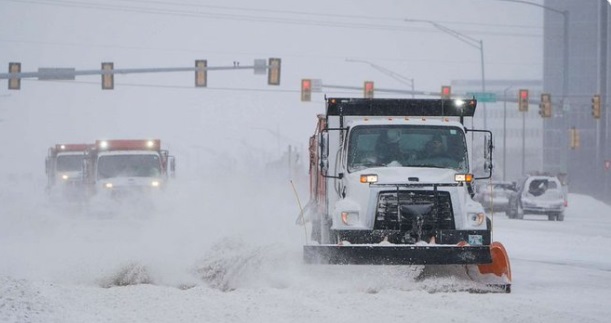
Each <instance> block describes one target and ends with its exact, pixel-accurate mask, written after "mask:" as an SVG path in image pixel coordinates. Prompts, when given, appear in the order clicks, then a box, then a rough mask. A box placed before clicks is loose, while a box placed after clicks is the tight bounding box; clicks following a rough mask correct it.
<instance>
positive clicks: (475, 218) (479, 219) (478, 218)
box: [469, 213, 486, 226]
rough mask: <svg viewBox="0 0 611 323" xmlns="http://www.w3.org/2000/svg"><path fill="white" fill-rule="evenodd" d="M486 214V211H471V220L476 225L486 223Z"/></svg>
mask: <svg viewBox="0 0 611 323" xmlns="http://www.w3.org/2000/svg"><path fill="white" fill-rule="evenodd" d="M485 219H486V215H485V214H484V213H469V222H471V224H472V225H474V226H480V225H482V224H483V223H484V220H485Z"/></svg>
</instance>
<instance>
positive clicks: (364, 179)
mask: <svg viewBox="0 0 611 323" xmlns="http://www.w3.org/2000/svg"><path fill="white" fill-rule="evenodd" d="M377 181H378V175H376V174H366V175H361V183H370V184H371V183H375V182H377Z"/></svg>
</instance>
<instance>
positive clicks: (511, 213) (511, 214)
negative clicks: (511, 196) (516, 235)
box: [505, 207, 516, 219]
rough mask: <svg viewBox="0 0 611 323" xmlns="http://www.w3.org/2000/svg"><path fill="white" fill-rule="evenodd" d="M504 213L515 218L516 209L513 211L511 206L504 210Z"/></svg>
mask: <svg viewBox="0 0 611 323" xmlns="http://www.w3.org/2000/svg"><path fill="white" fill-rule="evenodd" d="M505 214H506V215H507V217H508V218H510V219H515V218H516V211H515V209H514V208H513V207H510V208H509V209H507V212H505Z"/></svg>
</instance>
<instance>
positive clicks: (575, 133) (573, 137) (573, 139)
mask: <svg viewBox="0 0 611 323" xmlns="http://www.w3.org/2000/svg"><path fill="white" fill-rule="evenodd" d="M569 135H570V138H569V139H570V145H571V149H577V148H579V142H580V140H579V130H577V128H575V127H573V128H571V129H569Z"/></svg>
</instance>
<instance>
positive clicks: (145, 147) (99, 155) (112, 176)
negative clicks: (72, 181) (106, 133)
mask: <svg viewBox="0 0 611 323" xmlns="http://www.w3.org/2000/svg"><path fill="white" fill-rule="evenodd" d="M173 162H174V158H173V157H171V156H169V154H168V151H167V150H163V149H161V141H160V140H159V139H155V140H97V141H96V143H95V146H94V148H93V149H91V150H90V151H89V152H88V157H87V159H86V170H87V172H86V174H87V181H88V183H89V185H90V189H91V192H92V194H96V195H100V194H101V195H108V196H111V197H122V196H131V195H135V194H140V193H152V192H156V191H159V190H162V189H163V188H164V187H165V185H166V184H167V179H168V168H170V173H172V171H173V167H174V166H173ZM169 163H171V164H172V165H168V164H169Z"/></svg>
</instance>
